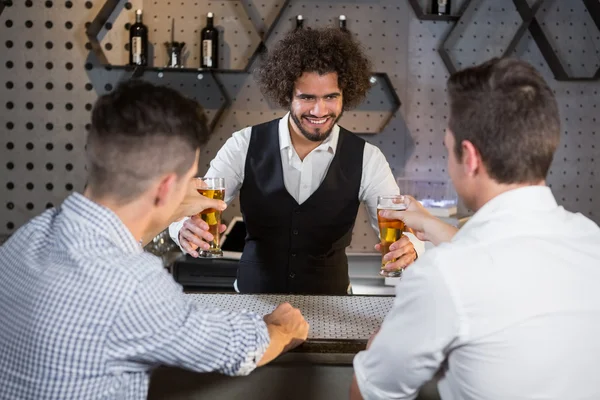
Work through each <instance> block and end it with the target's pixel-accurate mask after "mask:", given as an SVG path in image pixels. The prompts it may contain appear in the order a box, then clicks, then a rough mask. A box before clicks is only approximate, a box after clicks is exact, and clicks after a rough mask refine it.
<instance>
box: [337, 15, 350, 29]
mask: <svg viewBox="0 0 600 400" xmlns="http://www.w3.org/2000/svg"><path fill="white" fill-rule="evenodd" d="M338 20H339V24H340V29H341V30H342V31H344V32H348V28H346V16H345V15H340V16H339V18H338Z"/></svg>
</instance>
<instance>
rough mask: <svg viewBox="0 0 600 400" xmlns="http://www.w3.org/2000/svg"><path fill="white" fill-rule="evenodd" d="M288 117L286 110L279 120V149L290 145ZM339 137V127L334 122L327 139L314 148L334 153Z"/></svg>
mask: <svg viewBox="0 0 600 400" xmlns="http://www.w3.org/2000/svg"><path fill="white" fill-rule="evenodd" d="M289 118H290V113H289V112H288V113H286V114H285V116H284V117H283V118H281V119H280V120H279V150H283V149H286V148H291V147H292V138H291V136H290V128H289ZM339 137H340V127H339V126H338V124H334V125H333V129H332V130H331V134H330V135H329V136H328V137H327V139H325V140H323V143H321V144H320V145H319V146H318V147H317V148H316V149H315V150H317V151H319V150H320V151H329V152H330V153H331V154H334V155H335V151H336V149H337V144H338V140H339Z"/></svg>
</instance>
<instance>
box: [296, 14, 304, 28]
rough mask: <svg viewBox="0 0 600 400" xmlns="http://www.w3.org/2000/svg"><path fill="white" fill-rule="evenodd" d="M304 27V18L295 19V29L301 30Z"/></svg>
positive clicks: (299, 16) (300, 16)
mask: <svg viewBox="0 0 600 400" xmlns="http://www.w3.org/2000/svg"><path fill="white" fill-rule="evenodd" d="M303 27H304V17H302V15H298V16H297V17H296V29H302V28H303Z"/></svg>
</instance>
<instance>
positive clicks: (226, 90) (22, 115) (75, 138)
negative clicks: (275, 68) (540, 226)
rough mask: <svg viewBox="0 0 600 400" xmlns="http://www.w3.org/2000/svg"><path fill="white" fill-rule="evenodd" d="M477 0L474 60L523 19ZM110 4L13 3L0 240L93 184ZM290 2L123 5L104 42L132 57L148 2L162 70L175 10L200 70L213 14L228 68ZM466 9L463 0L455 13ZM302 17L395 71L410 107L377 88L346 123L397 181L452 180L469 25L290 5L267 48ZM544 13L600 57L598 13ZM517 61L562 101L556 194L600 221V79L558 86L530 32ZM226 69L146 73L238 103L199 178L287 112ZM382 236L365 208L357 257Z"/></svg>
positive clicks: (120, 59)
mask: <svg viewBox="0 0 600 400" xmlns="http://www.w3.org/2000/svg"><path fill="white" fill-rule="evenodd" d="M477 1H479V2H480V5H479V6H478V7H479V9H478V10H477V13H476V15H475V18H474V19H473V20H471V22H469V23H467V22H465V24H466V26H463V27H462V28H461V29H463V30H464V32H463V33H462V37H460V35H458V36H459V37H458V40H457V41H456V44H455V45H454V46H452V49H451V55H452V56H453V57H454V59H455V60H456V62H457V63H459V62H460V63H463V64H462V66H466V65H471V64H472V63H474V62H480V61H483V60H484V59H486V58H488V56H492V55H497V54H500V53H501V52H502V49H504V48H505V46H506V43H507V40H508V36H509V35H510V34H511V33H513V32H514V30H515V29H516V25H515V23H517V22H518V21H519V16H518V15H517V14H516V13H515V9H514V6H513V4H512V1H508V0H507V1H504V0H503V1H500V0H477ZM128 3H130V4H131V6H128ZM182 3H183V5H182ZM196 3H198V5H196ZM531 3H532V2H530V4H531ZM103 4H104V2H103V1H100V0H94V1H63V0H60V1H35V2H33V1H13V6H12V7H7V8H5V9H4V12H3V13H2V15H0V37H1V38H2V39H1V40H0V47H1V51H0V99H1V100H2V101H1V102H0V108H1V109H2V110H3V111H2V112H0V185H1V187H2V188H3V190H2V192H1V194H0V200H1V201H0V234H1V233H6V234H9V233H11V232H13V231H14V229H16V228H17V227H19V226H20V225H22V224H23V223H24V222H25V221H27V220H28V219H29V218H31V217H33V216H35V215H37V214H39V213H40V212H41V211H43V210H44V208H45V207H47V206H51V205H57V204H59V203H60V202H61V201H62V200H63V199H64V198H65V197H66V196H67V195H68V194H69V193H70V192H72V191H73V190H81V189H82V188H83V185H84V183H85V165H84V159H83V146H84V144H85V135H86V130H85V127H86V124H87V123H89V109H90V108H91V106H92V104H93V103H94V101H95V100H96V98H97V96H98V95H99V94H102V93H104V92H106V91H109V90H112V88H114V87H115V86H116V85H117V84H118V82H119V81H120V80H122V79H128V78H129V76H130V73H127V72H124V71H121V70H105V69H104V68H103V67H100V66H98V65H97V60H96V59H95V57H94V55H93V54H92V53H91V52H90V49H91V46H89V45H88V44H87V43H86V42H87V38H86V36H85V29H86V24H87V23H89V22H90V21H92V20H93V18H94V17H95V16H96V15H97V14H98V12H99V11H100V8H101V7H102V5H103ZM283 4H284V2H283V1H280V0H269V1H259V2H250V1H249V0H245V1H241V2H237V1H231V2H229V1H227V2H207V1H188V0H185V1H182V0H180V1H150V0H144V1H142V0H132V1H130V2H127V1H125V0H123V1H121V2H120V3H119V7H118V8H117V10H118V12H116V13H115V14H114V15H113V17H112V19H111V20H110V21H109V23H110V25H109V26H105V28H104V30H103V31H102V32H101V34H100V39H101V43H102V46H103V49H104V52H105V54H106V55H107V57H109V59H110V60H111V62H114V63H119V64H122V63H124V62H125V60H126V56H127V53H126V50H125V44H126V39H127V31H126V29H125V27H126V24H127V23H131V22H133V12H134V10H135V9H136V8H138V7H140V5H141V6H142V7H143V8H144V11H145V12H144V14H145V21H146V23H147V24H148V26H149V28H150V31H151V41H152V42H153V43H156V48H155V49H154V60H155V63H156V65H159V66H162V65H163V64H164V61H165V56H166V52H165V51H164V47H163V45H162V42H163V41H165V40H169V38H170V29H171V18H170V17H175V18H176V24H175V28H176V37H175V38H176V40H183V41H186V42H189V43H188V50H189V52H190V53H189V55H188V58H187V63H186V66H188V67H195V66H196V64H197V60H196V59H195V58H196V57H197V46H196V44H197V43H198V35H199V30H200V29H202V27H203V26H204V24H205V15H206V12H208V11H209V10H211V11H213V12H215V14H216V25H217V26H219V27H221V29H222V33H223V35H222V36H223V38H224V40H225V43H224V45H225V49H226V51H224V52H223V57H224V58H226V59H224V63H225V64H224V66H226V67H229V68H243V67H244V63H245V62H246V60H247V59H248V58H249V57H250V56H251V54H252V50H253V48H254V47H255V46H257V45H258V42H259V40H260V38H261V37H262V35H263V34H264V33H265V32H267V31H268V30H269V27H270V24H271V22H272V21H274V20H275V18H276V16H277V14H278V12H279V9H280V7H282V6H283ZM420 4H422V5H423V6H424V7H425V8H426V7H428V6H429V1H428V0H421V1H420ZM462 4H463V2H462V1H455V2H453V8H454V10H455V11H456V10H459V9H460V8H461V6H462ZM567 4H568V5H567ZM503 8H504V10H503ZM297 14H302V15H303V16H304V19H305V25H306V26H309V27H310V26H324V25H334V24H336V23H337V18H338V16H339V15H340V14H345V15H346V17H347V20H348V24H347V26H348V28H349V29H350V31H351V32H352V33H353V34H355V35H357V37H358V38H359V39H360V40H361V41H362V43H363V44H364V47H365V50H366V51H367V54H368V55H369V56H370V57H371V58H372V60H373V62H374V65H375V66H376V71H375V72H382V73H386V74H387V75H388V76H389V79H390V82H391V84H392V86H393V87H394V89H395V91H396V94H397V96H398V97H399V98H400V100H401V101H402V106H401V108H400V110H399V112H396V113H395V115H391V112H392V108H393V107H390V101H389V98H390V96H389V92H387V90H388V89H386V88H383V87H382V86H378V85H377V84H376V85H375V86H374V89H373V91H372V93H370V94H369V98H368V99H367V101H370V104H369V103H365V104H364V105H363V106H361V107H360V108H359V110H357V111H353V112H347V113H346V114H345V115H344V117H343V119H342V121H341V124H342V125H343V126H345V127H347V128H349V129H352V130H355V131H357V132H363V133H368V134H366V135H363V137H364V138H365V140H367V141H368V142H370V143H372V144H374V145H376V146H378V147H379V148H381V150H382V151H383V153H384V154H385V156H386V157H387V159H388V161H389V163H390V166H391V167H392V171H393V172H394V174H395V175H396V176H398V177H415V178H417V179H420V180H423V179H424V180H428V179H429V180H431V181H432V182H439V181H443V180H445V179H447V170H446V162H447V160H446V150H445V149H444V147H443V143H442V137H443V132H444V129H445V127H446V123H447V113H448V108H447V99H446V92H445V81H446V79H447V77H448V72H447V70H446V67H445V65H444V63H443V62H442V60H441V58H440V55H439V52H438V49H439V47H440V46H441V45H442V43H443V41H444V40H445V39H446V37H447V35H448V34H449V33H450V31H451V30H452V29H453V28H454V27H455V25H456V23H457V22H455V21H453V22H445V21H421V20H418V19H417V18H416V16H415V14H414V11H413V9H412V8H411V7H410V6H409V5H408V2H407V1H404V0H402V1H398V0H393V1H392V0H381V1H376V2H373V1H359V2H347V1H346V2H344V1H336V0H331V1H326V2H322V1H316V0H314V1H302V2H297V1H291V2H290V4H289V7H286V9H285V10H284V13H283V15H282V16H281V19H280V20H279V23H278V24H277V25H276V26H275V27H274V28H273V31H272V33H273V34H272V35H271V36H270V37H269V38H268V40H267V46H270V45H272V44H273V43H274V41H276V40H278V39H279V38H281V36H282V35H283V33H284V32H285V31H287V30H289V29H291V28H293V26H294V19H295V16H296V15H297ZM154 16H156V19H155V18H154ZM236 18H237V20H236ZM538 19H539V21H540V23H541V24H542V26H543V28H544V30H545V32H546V34H547V36H548V37H549V38H550V39H551V40H552V41H553V43H554V46H555V48H556V52H557V54H558V55H559V56H560V57H561V59H562V60H563V63H564V65H565V68H571V70H570V72H571V73H573V74H584V73H589V72H591V71H592V70H593V69H594V67H596V66H597V65H598V57H599V55H598V54H599V53H598V51H599V50H598V49H600V33H598V30H597V29H596V27H595V25H594V24H593V23H592V22H591V20H590V15H589V14H586V9H585V7H583V2H582V0H573V1H569V2H566V1H564V0H548V1H547V2H546V3H545V5H544V8H543V9H541V10H540V13H539V15H538ZM109 27H110V29H108V28H109ZM182 30H183V32H181V31H182ZM248 32H250V33H248ZM457 32H458V31H457ZM108 44H110V46H108V48H107V45H108ZM248 46H250V47H248ZM227 48H228V50H227ZM515 55H516V56H518V57H521V58H523V59H525V60H527V61H529V62H531V63H533V64H534V65H535V66H536V67H537V68H538V69H540V70H541V71H542V73H543V74H544V76H545V77H546V79H548V81H549V83H550V85H551V86H552V87H553V89H554V90H555V91H556V94H557V98H558V101H559V103H560V109H561V118H562V121H563V137H562V142H561V148H560V150H559V152H558V154H557V156H556V159H555V162H554V164H553V166H552V170H551V174H550V177H549V183H550V184H551V186H552V188H553V191H554V193H555V194H556V196H557V198H558V201H559V202H560V203H561V204H563V205H565V206H566V207H567V208H568V209H571V210H574V211H580V212H582V213H584V214H585V215H588V216H591V217H592V218H593V219H594V220H596V221H600V215H598V211H597V210H598V207H597V206H596V204H598V203H599V202H600V193H599V191H598V187H599V186H598V185H599V184H600V182H599V181H598V179H599V178H598V177H599V175H600V167H598V166H596V163H595V161H596V160H597V159H598V157H600V155H599V154H598V149H597V139H596V136H597V132H598V128H597V125H598V121H597V118H598V117H597V115H598V107H599V103H600V96H599V94H598V92H599V90H600V83H599V82H586V83H578V82H557V81H556V80H555V79H554V78H553V74H552V72H551V71H550V69H549V68H548V66H547V62H546V60H545V59H544V57H543V56H542V54H541V53H540V51H539V49H538V47H537V45H536V43H535V42H534V40H533V39H532V38H531V37H530V35H529V34H526V35H524V37H523V40H522V41H521V42H520V43H519V45H518V46H517V48H516V50H515ZM568 64H571V65H570V67H569V66H568ZM255 66H256V65H251V67H255ZM216 77H217V79H219V80H220V81H221V82H222V84H223V92H221V91H220V90H219V88H218V87H217V86H218V85H217V84H216V81H214V80H213V78H212V77H211V76H210V74H202V75H198V74H195V73H176V72H171V71H167V72H164V73H163V74H162V75H161V76H159V75H158V73H151V72H148V73H146V74H145V75H144V76H143V79H148V80H152V81H155V82H162V83H165V84H168V85H170V86H172V87H175V88H177V89H178V90H181V91H182V92H183V93H185V94H186V95H189V96H191V97H194V98H196V99H197V100H198V101H200V102H201V104H203V106H204V107H205V108H206V109H207V112H208V113H209V115H210V116H211V118H214V117H215V115H216V112H217V110H218V109H219V107H220V105H221V104H222V101H223V100H224V99H225V98H226V97H227V98H229V99H231V105H230V107H229V108H228V109H227V110H226V111H225V112H224V113H223V115H222V116H221V117H220V119H219V120H218V121H216V122H217V123H216V126H215V132H214V136H213V137H212V139H211V141H210V143H209V144H208V145H207V146H206V148H205V149H203V154H202V159H201V164H200V172H201V173H203V172H205V171H206V169H207V168H208V163H209V162H210V160H211V158H212V157H213V156H214V155H215V154H216V152H217V150H218V149H219V148H220V147H221V146H222V145H223V143H224V142H225V140H227V138H229V137H230V136H231V134H232V133H233V132H234V131H237V130H239V129H242V128H244V127H245V126H248V125H254V124H256V123H259V122H263V121H267V120H269V119H272V118H276V117H279V116H281V115H283V114H284V113H285V111H284V110H280V109H278V108H277V107H275V106H273V105H272V104H268V102H267V101H266V100H264V99H263V97H262V95H261V94H260V91H259V90H258V87H257V86H256V84H255V83H254V80H253V77H252V76H251V75H249V74H217V75H216ZM199 78H201V79H199ZM367 113H368V114H369V115H370V116H369V117H368V118H367V117H366V114H367ZM388 113H390V115H391V119H390V121H389V123H388V124H387V126H385V128H383V129H382V131H381V133H378V134H373V133H372V132H374V131H376V130H377V129H379V128H380V127H381V126H380V122H381V121H382V120H383V119H385V118H387V115H388ZM367 128H368V129H367ZM410 194H413V195H417V196H418V195H419V194H418V193H410ZM234 215H239V207H238V202H237V200H236V201H234V203H233V205H232V206H230V207H229V209H228V211H227V212H226V214H225V217H226V218H231V217H232V216H234ZM376 241H377V238H376V237H375V234H374V233H373V231H372V229H371V227H370V225H369V224H368V220H367V218H366V215H365V213H364V210H363V209H362V208H361V211H360V213H359V216H358V218H357V222H356V226H355V229H354V236H353V241H352V246H351V248H350V251H352V252H373V251H374V250H373V245H374V244H375V242H376Z"/></svg>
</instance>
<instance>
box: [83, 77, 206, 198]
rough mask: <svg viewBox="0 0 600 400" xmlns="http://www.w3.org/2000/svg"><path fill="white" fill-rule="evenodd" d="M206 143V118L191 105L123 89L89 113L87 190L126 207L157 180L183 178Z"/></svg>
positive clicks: (153, 89)
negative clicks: (171, 175)
mask: <svg viewBox="0 0 600 400" xmlns="http://www.w3.org/2000/svg"><path fill="white" fill-rule="evenodd" d="M208 138H209V131H208V128H207V125H206V116H205V114H204V111H203V109H202V107H201V106H200V105H199V104H198V103H196V102H195V101H193V100H191V99H188V98H186V97H184V96H182V95H181V94H180V93H178V92H177V91H175V90H173V89H170V88H167V87H164V86H155V85H153V84H151V83H148V82H143V81H137V80H134V81H129V82H126V83H123V84H121V85H120V86H119V87H118V88H117V89H116V90H115V91H113V92H112V93H109V94H106V95H104V96H102V97H100V98H99V99H98V101H97V102H96V104H95V106H94V109H93V110H92V124H91V129H90V133H89V135H88V138H87V168H88V172H89V174H88V187H89V190H90V191H91V193H92V195H94V196H96V197H105V196H109V197H111V198H113V199H115V200H117V201H119V202H121V203H127V202H129V201H131V200H133V199H135V197H137V196H139V195H140V194H142V193H143V192H144V191H145V190H146V189H147V188H148V185H149V184H150V183H151V182H152V180H154V179H155V178H158V177H159V176H160V175H163V174H167V173H173V172H174V173H176V174H177V176H183V175H184V174H185V173H186V172H187V171H189V169H190V168H191V167H192V165H193V163H194V161H195V159H196V150H198V148H199V147H200V146H202V145H204V144H205V143H206V142H207V140H208Z"/></svg>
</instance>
